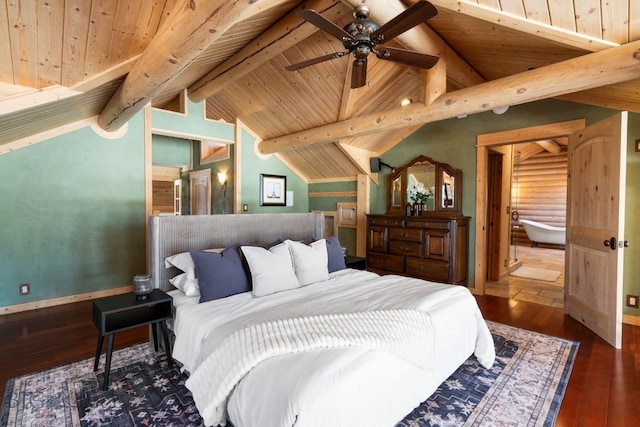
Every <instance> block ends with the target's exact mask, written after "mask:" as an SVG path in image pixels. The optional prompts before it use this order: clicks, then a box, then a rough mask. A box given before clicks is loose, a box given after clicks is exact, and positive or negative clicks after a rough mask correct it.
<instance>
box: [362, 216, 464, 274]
mask: <svg viewBox="0 0 640 427" xmlns="http://www.w3.org/2000/svg"><path fill="white" fill-rule="evenodd" d="M468 265H469V217H465V216H457V215H443V216H390V215H369V216H368V218H367V267H368V270H371V271H375V272H377V273H380V274H389V273H392V274H402V275H406V276H412V277H419V278H421V279H426V280H431V281H434V282H442V283H452V284H456V285H465V286H466V284H467V276H468Z"/></svg>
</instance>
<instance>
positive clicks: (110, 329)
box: [93, 289, 173, 390]
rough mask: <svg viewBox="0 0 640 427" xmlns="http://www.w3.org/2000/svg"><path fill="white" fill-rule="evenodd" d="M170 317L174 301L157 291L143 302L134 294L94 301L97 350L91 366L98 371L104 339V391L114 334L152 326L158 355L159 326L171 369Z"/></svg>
mask: <svg viewBox="0 0 640 427" xmlns="http://www.w3.org/2000/svg"><path fill="white" fill-rule="evenodd" d="M172 317H173V298H171V296H169V295H167V294H166V293H165V292H163V291H161V290H160V289H154V290H153V291H152V292H151V293H150V294H149V295H148V297H147V298H146V299H142V300H139V299H137V297H136V296H135V295H134V294H132V293H131V294H122V295H114V296H110V297H106V298H100V299H97V300H94V301H93V323H94V324H95V325H96V328H98V346H97V347H96V358H95V361H94V364H93V370H94V372H95V371H97V370H98V364H99V362H100V353H101V352H102V342H103V340H104V337H105V335H106V336H107V352H106V354H105V362H106V363H105V367H104V384H103V386H102V388H103V390H106V389H107V385H108V384H109V370H110V369H111V353H112V352H113V337H114V335H115V333H116V332H120V331H125V330H127V329H132V328H136V327H138V326H143V325H148V324H151V328H152V331H153V336H154V340H153V341H154V346H155V350H156V351H158V344H157V342H158V341H157V339H155V338H156V337H157V332H156V327H157V325H158V324H159V325H160V330H161V331H162V337H163V339H164V347H165V351H166V352H167V360H168V361H169V366H172V365H173V360H172V359H171V347H170V344H169V334H168V332H167V324H166V320H168V319H171V318H172Z"/></svg>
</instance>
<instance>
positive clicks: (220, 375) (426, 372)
mask: <svg viewBox="0 0 640 427" xmlns="http://www.w3.org/2000/svg"><path fill="white" fill-rule="evenodd" d="M323 223H324V219H323V217H322V214H267V215H261V214H260V215H221V216H202V217H153V218H150V251H151V252H150V257H149V267H150V271H151V274H152V278H153V279H152V280H153V281H154V285H155V286H156V287H159V288H161V289H164V290H167V291H169V292H170V293H171V294H172V295H173V296H174V305H175V306H176V315H175V319H174V323H173V325H172V330H173V333H174V334H175V342H174V346H173V357H174V359H176V360H177V361H178V362H179V363H181V364H182V366H183V369H184V370H185V371H187V372H188V373H189V375H190V377H189V379H188V380H187V387H188V388H189V389H190V390H191V392H192V394H193V396H194V401H195V402H196V406H197V408H198V410H199V412H200V414H201V415H202V416H203V419H204V421H205V424H206V425H218V424H223V425H224V423H226V422H227V421H231V422H232V423H233V425H234V426H236V427H241V426H293V425H295V426H327V425H331V426H341V425H344V426H355V425H367V426H391V425H395V424H396V423H397V422H399V421H401V420H402V418H404V416H405V415H407V414H408V413H410V412H411V411H412V409H413V408H415V407H416V406H417V405H419V404H420V402H422V401H424V400H425V399H426V398H427V397H429V396H430V395H431V394H432V393H433V391H435V389H436V388H437V387H438V385H440V383H442V382H443V381H444V380H445V379H446V378H447V377H448V376H449V375H450V374H451V373H452V372H453V371H455V369H456V368H457V367H458V366H460V365H461V364H462V363H463V362H464V361H465V360H466V359H467V358H468V357H469V356H470V355H472V354H475V355H476V357H477V358H478V360H479V361H480V363H481V364H482V365H483V366H484V367H486V368H489V367H491V366H492V364H493V361H494V358H495V353H494V347H493V340H492V338H491V334H490V333H489V330H488V328H487V326H486V324H485V322H484V319H483V318H482V316H481V314H480V311H479V309H478V306H477V304H476V302H475V299H474V298H473V296H472V295H471V294H470V292H469V291H468V290H467V289H466V288H464V287H461V286H453V285H445V284H439V283H431V282H426V281H424V280H420V279H413V278H407V277H401V276H393V275H389V276H379V275H377V274H375V273H372V272H367V271H359V270H353V269H347V268H337V269H336V268H331V265H332V262H333V263H335V261H336V259H335V257H333V256H332V255H331V251H334V250H335V242H336V239H335V238H331V239H324V238H323ZM332 239H333V240H332ZM330 240H332V243H329V241H330ZM237 243H240V246H241V249H240V252H242V251H246V253H245V252H242V253H243V254H245V256H246V259H245V260H244V264H245V269H246V271H247V272H246V274H247V276H248V277H249V278H250V283H251V286H252V287H253V288H252V289H251V290H248V291H245V292H237V293H234V294H233V295H229V296H224V297H221V298H214V299H211V300H208V301H203V302H201V299H202V295H200V296H198V295H193V294H192V295H187V293H189V292H186V291H183V290H178V289H172V285H171V282H170V281H174V282H175V280H174V279H175V278H176V277H177V276H179V275H181V274H186V272H185V271H184V270H181V269H177V268H174V267H171V268H165V267H166V266H167V264H166V262H165V260H166V259H167V258H168V257H174V256H175V255H177V254H180V253H182V254H184V252H185V251H190V254H191V255H192V256H193V260H194V261H198V262H199V264H198V267H202V260H200V257H205V258H206V257H209V258H212V257H216V256H218V258H216V259H220V257H222V255H210V254H209V253H216V254H218V253H220V250H221V249H222V248H228V247H230V246H231V247H234V245H235V244H237ZM263 245H266V247H263ZM283 247H284V248H286V250H288V251H289V252H288V253H289V254H290V257H291V258H290V261H289V262H291V263H292V264H294V265H295V266H303V265H304V266H305V268H304V269H302V267H301V268H300V269H297V267H294V268H293V269H294V273H295V275H296V278H297V280H298V282H299V284H298V286H293V287H291V288H285V289H280V288H278V286H281V283H285V282H287V280H288V279H286V280H280V279H279V280H276V282H277V284H276V285H275V286H276V288H275V290H274V289H273V288H269V287H268V286H265V284H268V285H269V286H273V282H274V280H273V277H271V278H270V279H269V280H270V281H269V280H267V281H265V280H263V277H262V276H258V275H257V273H256V271H260V269H261V268H262V269H264V270H269V274H272V273H271V270H283V269H284V268H280V269H273V268H271V269H268V268H267V267H266V266H273V265H276V261H277V258H276V256H281V257H284V256H285V255H283V254H284V253H285V252H286V251H285V249H282V248H283ZM205 249H207V250H209V251H210V252H208V253H205V252H204V251H203V250H205ZM338 250H339V246H338ZM229 251H230V249H229ZM252 251H253V252H255V253H252ZM264 251H267V252H268V253H266V252H264ZM270 251H271V252H270ZM278 251H280V252H279V253H280V254H281V255H273V254H276V253H278ZM323 251H324V252H323ZM229 253H230V252H229ZM301 254H302V255H301ZM327 254H328V255H327ZM271 256H273V257H274V258H269V257H271ZM323 257H324V258H323ZM209 258H206V259H207V260H209ZM265 259H268V262H262V261H263V260H265ZM281 259H283V258H281ZM318 259H319V260H320V261H319V262H317V261H318ZM342 261H343V262H344V260H342ZM256 262H258V264H256ZM260 263H262V264H263V265H262V266H260ZM305 263H306V264H305ZM323 263H324V264H325V266H326V265H327V263H328V264H329V268H326V267H325V270H327V272H326V273H325V272H324V271H321V270H322V268H320V267H318V264H323ZM343 266H344V265H343ZM334 267H335V264H334ZM328 270H331V271H328ZM197 271H198V273H200V272H201V271H204V267H203V269H202V270H201V269H197ZM318 271H321V273H318ZM205 277H206V276H198V279H199V280H204V278H205ZM300 283H303V285H300ZM180 287H181V288H182V286H180ZM264 289H266V291H263V290H264ZM201 291H202V292H203V295H204V293H205V288H204V287H202V289H201ZM256 292H257V294H256Z"/></svg>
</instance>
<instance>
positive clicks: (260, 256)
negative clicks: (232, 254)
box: [240, 243, 300, 297]
mask: <svg viewBox="0 0 640 427" xmlns="http://www.w3.org/2000/svg"><path fill="white" fill-rule="evenodd" d="M240 249H241V250H242V253H243V254H244V257H245V259H246V260H247V264H248V265H249V271H250V272H251V284H252V287H253V289H252V291H251V292H252V293H253V296H255V297H261V296H265V295H269V294H273V293H276V292H280V291H286V290H289V289H295V288H299V287H300V283H298V278H297V277H296V273H295V272H294V271H293V264H292V263H291V254H290V252H289V245H287V244H286V243H280V244H279V245H276V246H273V247H272V248H270V249H268V250H267V249H265V248H261V247H258V246H241V247H240Z"/></svg>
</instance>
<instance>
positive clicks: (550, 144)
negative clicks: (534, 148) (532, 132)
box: [536, 139, 562, 154]
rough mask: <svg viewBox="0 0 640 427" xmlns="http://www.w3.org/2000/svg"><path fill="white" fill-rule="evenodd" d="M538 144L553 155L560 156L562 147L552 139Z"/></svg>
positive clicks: (537, 142)
mask: <svg viewBox="0 0 640 427" xmlns="http://www.w3.org/2000/svg"><path fill="white" fill-rule="evenodd" d="M536 144H538V145H539V146H540V147H542V148H544V149H545V150H547V151H548V152H550V153H553V154H558V153H559V152H560V150H562V147H560V146H559V145H558V144H557V143H555V142H554V141H552V140H550V139H543V140H540V141H536Z"/></svg>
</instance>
